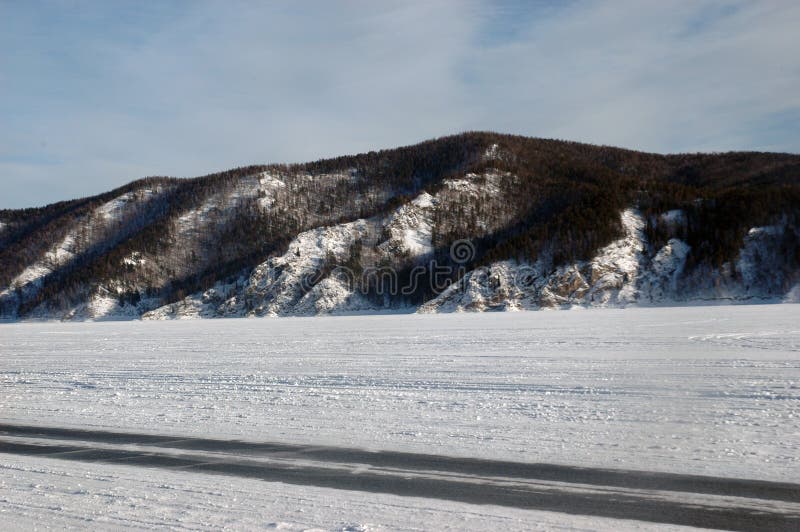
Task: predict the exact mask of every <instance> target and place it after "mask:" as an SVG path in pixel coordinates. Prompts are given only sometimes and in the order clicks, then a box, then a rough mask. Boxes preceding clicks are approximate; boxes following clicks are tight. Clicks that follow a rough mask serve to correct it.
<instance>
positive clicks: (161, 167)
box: [0, 0, 800, 207]
mask: <svg viewBox="0 0 800 532" xmlns="http://www.w3.org/2000/svg"><path fill="white" fill-rule="evenodd" d="M797 27H800V6H798V5H796V4H795V3H794V2H731V1H725V2H722V1H715V0H703V1H691V2H689V1H677V0H676V1H674V2H668V3H665V2H641V1H636V2H633V1H630V2H628V1H622V0H619V1H614V2H580V1H578V2H568V3H561V2H559V3H553V4H550V3H546V2H540V3H536V2H534V3H529V2H524V3H523V2H518V3H513V2H509V3H504V4H502V5H499V4H491V3H483V2H478V1H475V2H460V1H452V2H447V1H441V2H420V3H407V2H402V3H401V2H397V3H393V2H347V3H340V4H334V3H331V2H317V3H309V2H304V3H274V4H270V5H268V4H266V3H246V2H241V3H219V2H207V3H201V2H191V3H182V2H175V3H144V4H142V3H129V4H128V3H121V2H120V3H102V2H98V3H81V2H78V3H75V2H55V3H47V4H31V3H18V2H11V1H8V2H2V0H0V47H2V49H3V50H13V53H4V54H0V124H2V125H1V126H0V186H2V190H3V194H2V195H0V207H16V206H27V205H34V204H41V203H46V202H49V201H55V200H57V199H64V198H66V197H71V196H78V195H84V194H88V193H94V192H99V191H101V190H105V189H108V188H110V187H111V186H115V185H118V184H121V183H123V182H126V181H128V180H131V179H133V178H136V177H141V176H144V175H163V174H168V175H179V176H188V175H197V174H202V173H207V172H210V171H213V170H218V169H224V168H228V167H231V166H237V165H241V164H248V163H256V162H283V161H303V160H308V159H315V158H319V157H323V156H330V155H338V154H342V153H352V152H358V151H364V150H369V149H375V148H380V147H391V146H395V145H399V144H407V143H411V142H415V141H418V140H422V139H425V138H428V137H432V136H437V135H442V134H447V133H452V132H457V131H461V130H464V129H494V130H500V131H507V132H514V133H520V134H525V135H533V136H546V137H559V138H569V139H575V140H584V141H589V142H595V143H603V144H615V145H621V146H628V147H632V148H638V149H645V150H652V151H661V152H664V151H685V150H691V151H695V150H727V149H765V150H785V151H800V128H797V127H796V125H795V124H796V121H795V120H793V119H792V117H794V118H796V117H797V116H798V114H800V96H799V95H798V92H797V90H796V87H798V86H800V83H799V82H800V59H798V56H797V50H798V49H800V38H798V37H797V36H796V33H797V32H796V28H797ZM27 183H33V184H34V186H33V187H32V186H29V185H26V184H27Z"/></svg>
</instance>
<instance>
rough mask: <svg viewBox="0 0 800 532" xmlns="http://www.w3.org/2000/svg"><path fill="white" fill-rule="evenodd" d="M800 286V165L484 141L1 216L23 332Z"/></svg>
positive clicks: (3, 263)
mask: <svg viewBox="0 0 800 532" xmlns="http://www.w3.org/2000/svg"><path fill="white" fill-rule="evenodd" d="M459 246H461V249H458V247H459ZM459 252H461V253H460V254H459ZM798 282H800V156H798V155H791V154H776V153H754V152H736V153H722V154H682V155H658V154H649V153H641V152H635V151H630V150H624V149H618V148H611V147H603V146H592V145H587V144H580V143H574V142H565V141H557V140H543V139H534V138H526V137H519V136H510V135H502V134H496V133H486V132H471V133H464V134H460V135H454V136H449V137H444V138H440V139H435V140H431V141H427V142H423V143H421V144H417V145H414V146H408V147H403V148H397V149H392V150H382V151H379V152H370V153H365V154H360V155H354V156H345V157H338V158H335V159H326V160H320V161H316V162H312V163H306V164H296V165H265V166H251V167H244V168H237V169H234V170H230V171H227V172H222V173H219V174H213V175H208V176H204V177H199V178H195V179H174V178H166V177H151V178H146V179H142V180H139V181H135V182H133V183H130V184H129V185H126V186H124V187H121V188H118V189H116V190H113V191H111V192H108V193H106V194H102V195H99V196H95V197H91V198H84V199H79V200H72V201H65V202H60V203H56V204H53V205H49V206H46V207H43V208H37V209H23V210H5V211H0V318H5V319H20V318H22V319H25V318H46V319H50V318H52V319H102V318H137V317H141V316H145V317H156V318H159V317H185V316H206V317H213V316H243V315H292V314H315V313H327V312H344V311H355V310H359V311H373V310H382V309H401V308H402V309H412V310H413V309H418V310H422V311H429V312H436V311H448V310H486V309H513V308H540V307H545V306H547V307H553V306H555V307H560V306H571V305H588V306H593V305H611V306H624V305H631V304H670V303H683V302H689V301H696V300H737V301H761V300H772V301H780V300H795V299H797V298H798V295H800V288H798Z"/></svg>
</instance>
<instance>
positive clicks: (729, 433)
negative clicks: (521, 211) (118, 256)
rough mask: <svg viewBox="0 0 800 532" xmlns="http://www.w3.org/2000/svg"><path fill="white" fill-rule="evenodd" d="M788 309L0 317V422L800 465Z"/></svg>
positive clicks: (752, 471) (683, 468) (724, 470)
mask: <svg viewBox="0 0 800 532" xmlns="http://www.w3.org/2000/svg"><path fill="white" fill-rule="evenodd" d="M798 323H800V307H798V306H795V305H766V306H757V305H751V306H739V307H689V308H653V309H625V310H616V309H600V310H591V311H584V312H558V313H554V312H519V313H496V314H483V315H480V314H450V315H437V316H423V315H395V316H358V317H335V318H287V319H278V320H215V321H211V322H192V321H182V322H129V323H115V322H105V323H85V324H69V323H67V324H61V323H44V324H13V325H5V326H2V335H0V353H1V354H2V357H3V365H2V370H1V371H0V405H2V409H0V418H2V420H3V421H4V422H14V423H23V424H25V423H27V424H41V425H57V426H75V427H93V428H117V429H122V430H126V431H144V432H148V431H153V430H158V431H159V432H161V433H167V434H176V435H184V434H185V435H192V434H201V435H203V436H206V437H209V436H219V437H224V438H245V439H251V440H269V441H275V440H278V441H285V442H296V443H307V444H331V445H340V446H341V445H343V446H348V447H361V448H367V449H388V450H409V451H416V452H424V453H433V454H447V455H457V456H474V457H488V458H493V459H509V460H514V461H524V462H544V463H564V464H577V465H587V466H597V467H623V468H630V469H644V470H658V471H667V472H678V473H700V474H711V475H720V476H734V477H737V476H738V477H744V478H763V479H774V480H779V479H784V480H791V479H797V478H800V436H799V435H800V415H798V412H797V402H798V400H800V392H798V382H800V362H798V352H800V329H799V328H798V327H797V324H798Z"/></svg>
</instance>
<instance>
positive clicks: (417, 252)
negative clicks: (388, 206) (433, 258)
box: [379, 192, 438, 258]
mask: <svg viewBox="0 0 800 532" xmlns="http://www.w3.org/2000/svg"><path fill="white" fill-rule="evenodd" d="M437 204H438V200H437V199H436V198H435V197H434V196H431V195H430V194H428V193H427V192H423V193H422V194H420V195H419V196H417V197H416V198H414V199H413V200H412V201H411V202H410V203H408V204H406V205H402V206H401V207H399V208H398V209H397V210H395V212H394V213H392V215H391V216H390V217H389V220H388V221H387V223H386V227H387V228H388V229H389V233H390V234H391V237H390V238H389V239H388V240H387V241H386V242H384V243H382V244H381V245H380V246H379V247H380V248H381V249H382V250H383V251H384V252H387V253H391V254H396V253H405V254H406V255H408V256H409V257H411V258H423V257H426V256H428V255H430V254H432V253H433V243H432V241H431V239H432V235H433V220H432V217H433V209H434V207H435V206H436V205H437Z"/></svg>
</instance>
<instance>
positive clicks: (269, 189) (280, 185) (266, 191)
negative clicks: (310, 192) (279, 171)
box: [258, 172, 286, 209]
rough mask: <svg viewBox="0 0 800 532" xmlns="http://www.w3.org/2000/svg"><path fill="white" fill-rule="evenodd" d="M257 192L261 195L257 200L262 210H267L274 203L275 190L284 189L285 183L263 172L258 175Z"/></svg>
mask: <svg viewBox="0 0 800 532" xmlns="http://www.w3.org/2000/svg"><path fill="white" fill-rule="evenodd" d="M258 182H259V191H260V193H261V194H262V196H261V197H259V199H258V203H259V205H261V207H262V208H264V209H268V208H270V207H272V205H273V204H274V203H275V192H276V190H280V189H284V188H286V183H285V182H284V181H283V180H281V179H280V178H279V177H277V176H274V175H272V174H271V173H270V172H263V173H261V174H260V175H259V181H258Z"/></svg>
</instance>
